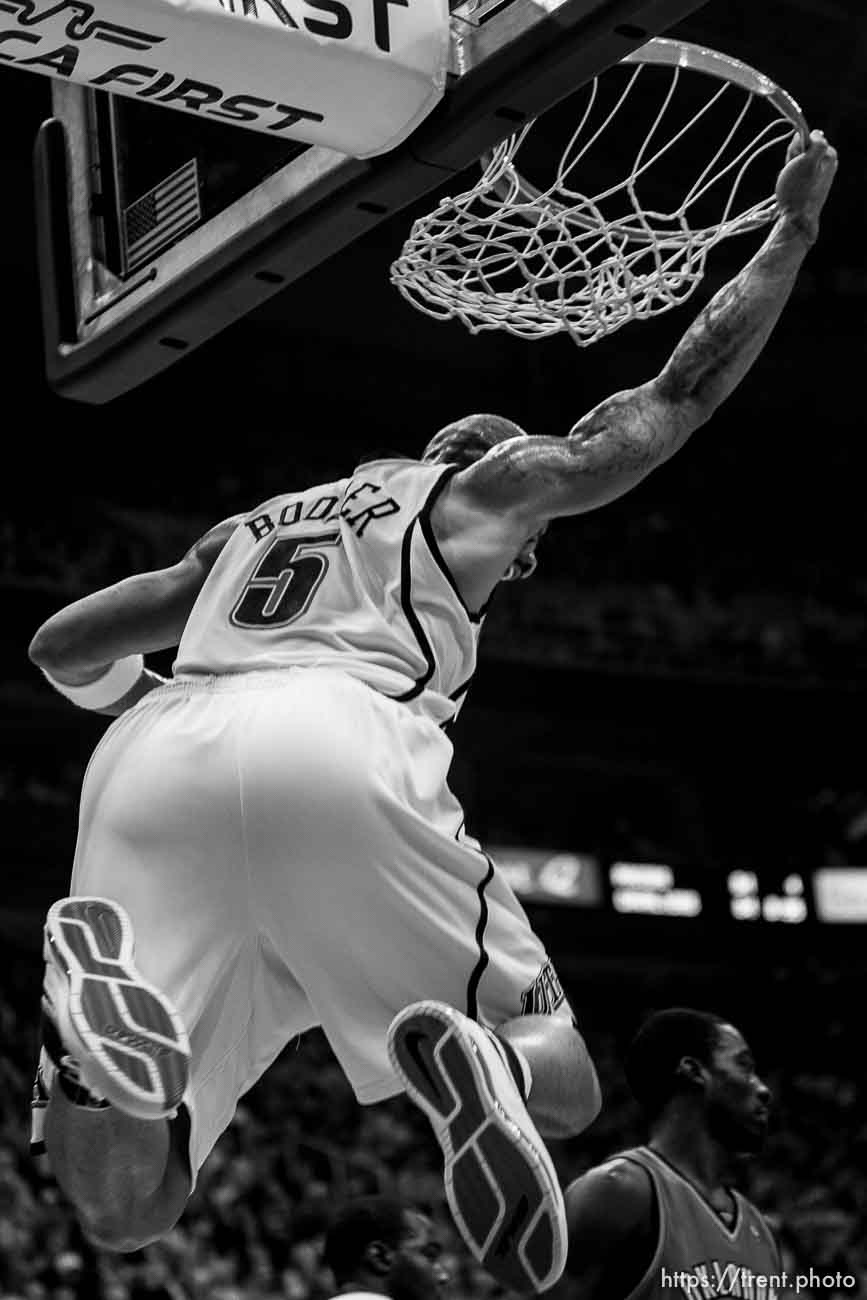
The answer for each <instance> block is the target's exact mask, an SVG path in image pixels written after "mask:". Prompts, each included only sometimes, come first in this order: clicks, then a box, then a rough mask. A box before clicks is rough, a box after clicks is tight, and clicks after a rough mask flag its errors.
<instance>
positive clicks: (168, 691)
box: [31, 132, 836, 1290]
mask: <svg viewBox="0 0 867 1300" xmlns="http://www.w3.org/2000/svg"><path fill="white" fill-rule="evenodd" d="M835 169H836V155H835V153H834V151H833V149H831V148H830V146H829V145H828V144H827V143H826V141H825V139H824V137H823V136H822V135H821V133H818V132H816V133H814V134H813V136H812V138H811V141H810V144H809V147H808V149H807V150H806V152H804V153H802V152H801V148H800V145H799V144H798V143H797V142H793V145H792V148H791V150H790V157H789V160H788V162H787V165H786V166H785V168H784V169H783V171H782V172H781V175H780V178H779V180H778V184H777V195H778V200H779V206H780V216H779V219H778V220H777V222H776V224H775V226H774V227H773V230H772V231H771V234H770V236H769V237H768V239H767V240H766V242H765V244H764V245H763V247H762V249H761V250H760V251H759V252H758V253H757V254H756V256H755V257H754V258H753V259H752V260H751V262H750V263H749V264H748V265H747V267H746V268H745V269H744V270H743V271H742V272H741V273H740V274H739V275H738V276H737V277H736V278H735V279H734V280H732V281H731V283H730V284H728V285H726V286H725V287H724V288H723V289H722V290H720V292H719V293H718V294H717V295H716V297H715V298H714V299H713V300H712V302H711V303H710V304H709V305H708V306H707V307H706V308H705V310H704V311H703V312H702V313H701V315H700V316H699V317H698V319H697V320H696V321H695V323H694V324H693V325H692V327H691V328H690V329H689V330H688V331H687V333H686V335H685V336H684V338H683V340H682V342H681V343H680V344H679V346H678V347H677V348H676V349H675V351H674V353H673V355H672V357H671V359H670V360H669V362H668V363H667V365H666V366H665V367H664V369H663V370H662V372H661V373H660V374H659V375H658V376H657V377H656V378H655V379H653V380H651V381H650V382H648V383H645V384H643V385H642V386H640V387H638V388H636V389H634V390H632V391H629V392H622V393H618V394H616V395H615V396H613V397H611V398H610V399H608V400H607V401H605V402H603V403H601V405H599V406H598V407H596V409H595V410H593V411H591V412H590V413H589V414H588V415H586V416H584V417H583V419H581V420H580V421H579V422H578V423H577V424H576V425H575V427H574V428H573V430H572V432H571V433H570V435H569V436H568V437H566V438H550V437H528V436H526V435H525V434H523V433H522V431H521V430H520V429H518V428H517V426H515V425H513V424H512V423H511V422H510V421H508V420H504V419H500V418H498V417H491V416H471V417H468V418H467V419H465V420H461V421H458V422H457V423H456V424H453V425H449V426H448V427H447V428H446V429H443V430H441V431H440V432H439V433H438V434H437V435H436V436H435V437H434V439H433V440H432V441H431V443H430V444H429V445H428V447H427V449H426V450H425V452H424V455H423V457H422V460H421V461H413V460H409V459H400V458H396V459H384V460H379V461H376V462H372V463H366V464H364V465H362V466H360V467H359V468H358V469H357V470H356V472H355V474H354V475H352V476H351V477H349V478H346V479H342V480H340V481H338V482H335V483H332V484H326V485H321V486H319V487H316V488H312V489H310V490H308V491H305V492H297V493H289V494H285V495H281V496H277V497H274V498H273V499H272V500H270V501H268V502H266V503H264V504H263V505H261V506H259V507H257V508H256V509H255V510H253V511H252V512H251V513H250V514H249V515H245V516H239V517H238V518H236V519H232V520H229V521H226V522H225V523H223V524H221V525H218V526H217V527H216V528H215V529H214V530H212V531H211V532H210V533H208V534H207V535H206V536H205V537H204V538H203V539H202V541H201V542H199V543H198V544H197V545H196V546H195V547H194V548H193V549H192V551H191V552H190V553H189V554H188V555H187V556H186V557H185V558H184V559H183V560H182V561H180V563H179V564H177V565H175V566H173V567H171V568H169V569H166V570H162V571H160V572H157V573H149V574H140V575H138V576H136V577H132V578H128V579H126V580H125V581H123V582H120V583H118V584H116V585H115V586H113V587H109V588H107V589H106V590H104V591H101V592H97V593H95V594H94V595H92V596H88V597H86V598H85V599H83V600H81V601H78V602H77V603H76V604H74V605H72V606H70V607H68V608H67V609H65V610H61V611H60V612H59V613H58V614H57V615H55V616H54V617H53V618H51V619H50V620H49V621H48V622H47V623H46V624H45V625H44V626H43V627H42V628H40V629H39V631H38V632H37V634H36V636H35V637H34V639H33V643H32V645H31V657H32V658H33V660H34V662H35V663H37V664H39V665H40V666H41V667H42V668H43V669H44V670H45V671H46V673H47V674H48V676H49V680H51V681H52V683H53V684H54V685H55V687H56V688H57V689H58V690H60V691H61V692H62V693H63V694H65V695H67V696H68V697H69V698H70V699H72V700H73V701H74V702H75V703H77V704H79V705H81V706H83V707H86V708H92V709H102V710H104V711H108V712H111V713H114V714H118V715H121V716H119V717H118V720H117V721H116V722H115V723H114V724H113V725H112V726H111V727H110V728H109V730H108V731H107V733H106V735H105V736H104V738H103V740H102V741H101V743H100V745H99V746H98V747H97V749H96V752H95V754H94V756H93V758H92V759H91V762H90V765H89V767H88V771H87V774H86V777H85V783H84V789H83V792H82V802H81V812H80V826H79V837H78V844H77V849H76V857H75V864H74V869H73V876H72V887H71V891H70V898H68V899H65V900H62V901H60V902H59V903H57V904H55V905H54V907H52V908H51V910H50V912H49V915H48V919H47V923H46V958H47V961H46V978H45V994H44V1003H43V1005H44V1008H45V1012H46V1026H45V1038H44V1042H45V1052H44V1053H43V1056H42V1068H41V1082H40V1085H39V1102H40V1104H41V1105H42V1106H44V1107H45V1109H44V1112H43V1118H44V1119H45V1142H46V1145H47V1149H48V1153H49V1156H50V1159H51V1164H52V1167H53V1170H54V1172H55V1175H56V1177H57V1179H58V1181H59V1182H60V1184H61V1186H62V1187H63V1189H64V1190H65V1192H66V1193H67V1195H68V1196H69V1197H70V1199H71V1200H72V1201H73V1203H74V1204H75V1206H76V1207H77V1209H78V1212H79V1215H80V1217H81V1219H82V1222H83V1224H84V1225H85V1227H86V1228H87V1230H88V1231H89V1233H90V1234H91V1236H92V1237H93V1238H94V1239H95V1240H97V1241H99V1242H100V1243H102V1244H103V1245H107V1246H113V1247H114V1248H116V1249H121V1250H124V1249H132V1248H134V1247H136V1246H139V1245H141V1244H142V1243H144V1242H147V1241H151V1240H154V1239H155V1238H157V1237H159V1236H160V1235H161V1234H162V1233H164V1232H165V1231H166V1230H167V1229H168V1228H169V1227H170V1226H171V1225H172V1224H173V1223H174V1222H175V1221H176V1220H177V1219H178V1217H179V1216H180V1214H181V1212H182V1210H183V1207H184V1204H185V1202H186V1199H187V1197H188V1196H189V1194H190V1191H191V1188H192V1186H193V1185H194V1182H195V1177H196V1173H197V1170H198V1169H199V1167H200V1166H201V1164H202V1162H203V1161H204V1159H205V1157H206V1156H207V1154H208V1152H209V1151H210V1149H211V1147H212V1146H213V1144H214V1142H215V1141H216V1139H217V1137H218V1136H219V1134H220V1133H221V1132H222V1130H223V1129H224V1128H225V1127H226V1125H227V1124H228V1123H229V1121H230V1119H231V1117H232V1114H233V1113H234V1109H235V1106H236V1103H237V1101H238V1098H239V1097H240V1096H241V1095H242V1094H243V1093H244V1092H245V1091H246V1090H247V1089H248V1088H249V1087H251V1086H252V1084H253V1083H254V1082H255V1080H256V1079H257V1078H259V1076H260V1075H261V1074H262V1073H263V1072H264V1070H265V1069H266V1068H267V1067H268V1065H269V1064H270V1062H271V1061H272V1060H273V1059H274V1058H275V1057H276V1055H277V1054H278V1053H279V1051H280V1050H281V1048H282V1047H283V1046H284V1044H285V1043H286V1042H287V1041H288V1040H289V1039H291V1038H292V1037H294V1036H295V1035H297V1034H299V1033H301V1032H303V1031H304V1030H305V1029H307V1028H308V1027H310V1026H313V1025H322V1027H323V1028H324V1030H325V1032H326V1034H327V1036H328V1038H329V1040H330V1042H331V1045H332V1046H333V1048H334V1050H335V1052H336V1054H337V1056H338V1058H339V1059H340V1061H341V1064H342V1065H343V1068H344V1069H345V1071H346V1073H347V1076H348V1078H349V1080H350V1081H351V1083H352V1085H353V1087H354V1089H355V1092H356V1095H357V1096H358V1098H359V1100H360V1101H362V1102H364V1103H371V1102H375V1101H378V1100H380V1099H381V1098H384V1097H387V1096H390V1095H392V1094H394V1093H395V1092H397V1091H399V1090H400V1089H401V1088H406V1090H407V1091H408V1093H409V1095H410V1096H411V1097H412V1098H413V1099H414V1100H415V1101H416V1102H417V1103H418V1104H419V1105H420V1106H422V1107H423V1109H424V1110H425V1112H426V1113H427V1114H428V1116H429V1118H430V1119H431V1122H432V1124H433V1127H434V1131H435V1133H436V1136H437V1138H438V1140H439V1142H440V1144H441V1146H442V1148H443V1152H444V1157H445V1179H446V1191H447V1195H448V1198H449V1203H450V1206H451V1208H452V1212H453V1214H454V1216H455V1220H456V1223H457V1225H458V1227H459V1229H460V1230H461V1232H462V1234H463V1236H464V1239H465V1240H466V1242H467V1244H468V1246H469V1247H470V1249H471V1250H472V1251H473V1252H474V1254H475V1255H476V1257H477V1258H478V1259H480V1260H481V1261H482V1262H483V1263H484V1264H485V1265H486V1267H488V1268H489V1269H490V1271H491V1272H492V1273H493V1274H494V1275H495V1276H496V1277H497V1278H498V1279H499V1280H500V1281H501V1282H503V1283H504V1284H505V1285H507V1286H509V1287H511V1288H512V1289H515V1290H527V1289H534V1290H541V1289H544V1288H545V1287H547V1286H549V1285H551V1284H552V1283H553V1282H554V1281H555V1280H556V1278H557V1277H558V1275H559V1274H560V1272H561V1271H562V1269H563V1266H564V1263H565V1258H566V1223H565V1217H564V1211H563V1201H562V1196H561V1193H560V1190H559V1187H558V1184H557V1178H556V1172H555V1170H554V1167H553V1164H552V1162H551V1160H550V1157H549V1156H548V1153H547V1151H546V1150H545V1146H544V1143H543V1141H542V1139H541V1137H540V1134H545V1135H547V1136H565V1135H567V1134H571V1133H578V1132H580V1131H581V1130H582V1129H583V1128H584V1127H586V1125H587V1124H589V1123H590V1122H591V1121H592V1119H593V1118H594V1117H595V1115H596V1113H597V1111H598V1106H599V1090H598V1083H597V1080H596V1076H595V1072H594V1070H593V1066H592V1063H591V1062H590V1060H589V1058H588V1055H587V1052H586V1049H585V1046H584V1043H583V1041H582V1039H581V1037H580V1035H579V1033H578V1032H577V1030H576V1028H575V1025H574V1022H573V1018H572V1015H571V1012H570V1010H569V1008H568V1005H567V1004H566V1001H565V999H564V997H563V992H562V989H561V988H560V986H559V983H558V981H557V977H556V974H555V972H554V970H553V967H552V966H551V963H550V961H549V960H548V957H547V954H546V953H545V951H544V948H543V946H542V944H541V943H540V941H539V939H538V938H537V937H536V936H535V934H534V933H533V932H532V930H531V929H530V926H529V924H528V921H527V918H526V916H525V914H524V912H523V911H522V909H521V907H520V906H519V904H518V903H517V901H516V899H515V897H514V895H513V894H512V892H511V890H510V889H509V888H508V886H507V885H506V883H505V882H504V880H503V879H502V878H501V877H500V875H499V873H498V872H497V870H496V868H495V867H494V865H493V864H492V863H491V862H490V860H489V859H488V858H487V857H486V856H485V854H484V853H483V852H482V851H481V849H480V848H479V846H478V844H477V843H476V842H475V841H474V840H472V839H470V838H469V837H468V836H467V835H466V833H465V831H464V829H463V816H462V813H461V809H460V807H459V805H458V804H457V802H456V800H455V799H454V797H453V795H452V794H451V792H450V791H449V789H448V785H447V773H448V769H449V765H450V761H451V752H452V751H451V745H450V742H449V740H448V738H447V736H446V734H445V732H444V731H443V724H445V723H448V722H449V721H450V720H451V719H452V718H453V717H454V716H455V714H456V712H457V710H458V708H459V706H460V704H461V702H462V700H463V698H464V696H465V693H466V690H467V686H468V684H469V681H470V678H471V676H472V673H473V670H474V668H475V662H476V642H477V638H478V633H479V630H480V626H481V621H482V614H483V611H484V608H485V606H486V604H487V602H488V600H489V598H490V596H491V593H492V591H493V590H494V588H495V587H496V585H497V584H498V583H499V582H501V581H502V580H503V579H507V578H512V577H520V576H525V575H526V574H528V573H529V572H531V571H532V568H533V567H534V564H535V557H534V546H535V542H536V539H537V538H538V535H539V533H540V531H541V530H542V529H544V527H545V526H546V524H547V523H548V521H549V520H550V519H552V518H555V517H557V516H564V515H572V514H579V513H581V512H582V511H585V510H590V509H593V508H595V507H598V506H600V505H604V504H605V503H606V502H608V501H611V500H613V499H614V498H616V497H618V496H620V495H622V494H623V493H624V492H627V491H629V489H630V488H632V487H633V486H634V485H635V484H637V483H639V482H640V481H641V480H642V479H643V478H644V477H645V476H646V475H647V474H648V473H650V471H651V470H652V469H654V468H655V467H656V466H658V465H660V464H662V463H664V462H665V461H666V460H667V459H668V458H669V457H670V456H672V455H673V454H674V452H675V451H677V450H678V448H679V447H681V446H682V445H683V443H684V442H685V441H686V439H687V438H688V437H689V435H690V434H691V433H692V432H693V431H694V430H695V429H697V428H698V427H699V426H700V425H701V424H703V423H704V422H705V421H706V420H707V419H708V418H709V417H710V416H711V414H712V413H713V411H714V410H715V409H716V408H717V406H718V405H719V404H720V402H722V401H723V400H724V398H725V397H726V396H727V395H728V393H730V392H731V390H732V389H733V388H734V387H735V386H736V384H737V383H738V382H739V381H740V380H741V378H742V377H743V375H744V374H745V373H746V371H747V370H748V368H749V366H750V365H751V364H752V362H753V361H754V360H755V358H756V357H757V356H758V354H759V352H760V350H761V348H762V346H763V345H764V343H765V341H766V339H767V338H768V336H769V334H770V332H771V330H772V328H773V326H774V323H775V322H776V320H777V318H778V316H779V314H780V312H781V310H782V308H783V306H784V304H785V302H786V300H787V298H788V295H789V293H790V291H791V288H792V285H793V284H794V281H795V278H796V275H797V272H798V269H799V267H800V265H801V262H802V260H803V257H804V255H805V253H806V251H807V249H808V248H809V246H810V245H811V244H812V243H813V241H814V240H815V238H816V236H817V233H818V222H819V214H820V212H821V209H822V206H823V204H824V202H825V199H826V197H827V194H828V192H829V189H830V186H831V183H832V180H833V176H834V172H835ZM176 645H179V650H178V656H177V659H176V661H175V665H174V678H173V680H172V681H171V682H169V683H168V684H162V683H161V682H160V680H159V679H158V678H156V677H155V675H154V674H152V673H149V672H148V670H147V669H145V668H144V666H143V660H142V655H143V654H146V653H147V652H149V651H154V650H157V649H161V648H165V647H170V646H176ZM133 706H134V707H133ZM133 936H134V938H135V945H136V947H135V964H134V965H133V951H132V944H133ZM419 999H427V1000H426V1001H424V1002H423V1003H422V1004H421V1005H416V1004H417V1003H418V1002H419ZM406 1008H408V1009H406ZM494 1031H495V1032H494ZM37 1117H38V1116H37ZM458 1151H460V1158H457V1157H458Z"/></svg>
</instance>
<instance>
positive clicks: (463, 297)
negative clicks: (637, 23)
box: [391, 39, 808, 347]
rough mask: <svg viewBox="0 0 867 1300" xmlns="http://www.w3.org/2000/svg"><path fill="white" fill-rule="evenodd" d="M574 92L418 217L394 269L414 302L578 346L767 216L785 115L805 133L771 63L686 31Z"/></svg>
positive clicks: (671, 299)
mask: <svg viewBox="0 0 867 1300" xmlns="http://www.w3.org/2000/svg"><path fill="white" fill-rule="evenodd" d="M690 74H701V75H690ZM580 94H581V96H582V99H583V103H582V106H581V107H580V108H579V111H578V114H577V116H578V125H577V127H576V126H574V121H575V112H574V107H573V105H572V104H568V105H567V106H565V109H564V106H560V107H559V108H557V109H555V110H553V111H552V112H550V113H546V114H545V115H543V116H542V117H540V118H537V119H535V120H534V121H532V122H530V123H529V124H528V125H527V126H525V127H524V128H523V129H522V130H521V131H519V132H517V133H516V134H514V135H512V136H511V137H510V138H509V139H508V140H505V141H504V142H503V143H502V144H501V145H499V146H498V147H497V148H496V149H495V150H494V151H493V152H492V153H490V154H488V155H486V156H485V157H484V158H483V160H482V166H483V170H482V176H481V178H480V180H479V181H478V182H477V183H476V184H475V185H474V186H473V187H472V189H470V190H467V191H466V192H464V193H462V194H459V195H458V196H457V197H456V198H446V199H443V200H442V202H441V203H440V204H439V205H438V207H437V208H436V209H435V210H434V211H433V212H431V213H429V214H428V215H427V216H424V217H422V218H420V219H419V220H418V221H416V222H415V224H414V225H413V227H412V230H411V232H410V235H409V238H408V240H407V241H406V244H405V245H404V247H403V250H402V252H401V254H400V256H399V257H398V258H397V260H396V261H395V262H394V263H393V265H392V268H391V279H392V282H393V283H394V284H396V285H397V287H398V289H399V290H400V292H401V293H402V294H403V296H404V297H405V298H406V299H407V300H408V301H409V302H410V303H411V304H412V305H413V306H414V307H417V308H418V309H419V310H421V311H423V312H425V313H426V314H427V315H429V316H433V317H434V318H436V319H439V320H446V319H451V318H457V319H458V320H460V321H462V322H463V324H464V325H465V326H466V327H467V328H468V329H469V330H470V331H471V332H472V333H474V334H475V333H478V332H479V331H481V330H489V329H501V330H507V331H508V332H509V333H511V334H516V335H518V336H520V337H521V338H527V339H536V338H544V337H546V336H548V335H551V334H555V333H559V332H563V331H565V332H566V333H568V334H569V335H571V337H572V338H573V339H574V341H575V342H576V343H577V344H578V345H579V346H581V347H586V346H587V345H588V344H591V343H595V342H596V341H597V340H598V339H600V338H602V337H603V336H605V335H608V334H612V333H614V331H615V330H618V329H620V328H621V327H622V326H623V325H625V324H627V323H628V322H629V321H632V320H645V319H647V318H649V317H651V316H656V315H660V314H661V313H663V312H667V311H670V310H671V309H672V308H673V307H676V306H678V305H679V304H680V303H682V302H685V301H686V299H687V298H689V297H690V295H691V294H692V293H693V292H694V291H695V289H696V287H697V285H698V284H699V283H700V281H701V280H702V277H703V276H704V273H705V262H706V259H707V256H708V253H709V252H710V250H711V249H712V248H713V247H714V246H715V245H716V244H717V243H719V242H720V241H721V240H723V239H728V238H730V237H731V236H733V235H738V234H743V233H745V232H748V231H752V230H755V229H757V228H759V227H761V226H763V225H765V224H766V223H768V222H770V221H772V220H773V219H774V218H775V216H776V212H777V205H776V200H775V198H774V181H775V179H776V175H777V173H778V171H779V167H780V166H781V165H782V161H783V159H782V157H780V152H781V151H782V153H783V155H784V152H785V149H786V147H787V146H788V143H789V141H790V140H791V138H792V131H793V128H794V129H795V130H796V131H798V132H799V133H800V134H801V136H802V138H803V140H804V141H805V142H806V140H807V138H808V131H807V124H806V122H805V121H804V117H803V114H802V113H801V110H800V108H799V107H798V105H797V104H796V103H795V101H794V100H793V99H792V98H791V97H790V96H789V95H787V94H786V92H785V91H783V90H781V89H780V88H779V87H778V86H776V85H775V84H774V83H773V82H771V81H769V80H768V78H767V77H764V76H763V75H762V74H761V73H759V72H756V71H755V70H754V69H752V68H750V67H748V66H747V65H746V64H743V63H740V62H739V61H737V60H735V59H731V58H729V57H728V56H727V55H723V54H718V53H717V52H716V51H714V50H708V49H704V48H701V47H699V46H695V45H689V44H686V43H685V42H682V41H674V40H667V39H656V40H652V41H649V42H648V44H647V45H644V46H642V48H641V49H639V50H636V51H634V52H633V53H632V54H631V55H629V56H628V57H627V58H626V59H624V60H623V61H622V62H621V63H620V64H617V65H616V66H615V67H614V68H611V69H609V70H608V71H607V72H606V73H604V74H600V75H599V76H597V77H595V78H594V79H593V81H592V82H590V83H588V85H587V86H585V87H584V88H583V90H582V91H581V92H580ZM564 111H565V112H568V113H569V121H568V126H567V127H566V129H565V132H564V130H563V125H562V122H563V117H564ZM558 131H559V136H558ZM564 135H565V138H566V144H565V147H564V146H562V143H560V142H561V141H562V139H563V138H564ZM519 154H521V161H522V166H524V171H523V172H522V171H519V170H518V166H517V162H516V159H517V157H518V155H519ZM699 154H700V157H701V161H700V162H697V161H696V158H697V156H698V155H699ZM708 155H710V156H709V157H708ZM525 158H526V164H524V159H525ZM612 168H616V171H613V170H612ZM533 169H535V172H534V170H533ZM536 173H541V175H539V174H536ZM594 173H595V174H596V175H597V176H601V177H603V178H604V182H605V183H604V185H603V187H602V188H601V189H599V190H598V191H597V192H595V193H592V192H590V191H589V189H587V188H586V187H587V186H588V185H589V183H590V181H591V178H592V177H593V176H594ZM552 174H553V179H551V176H552ZM531 176H532V179H530V177H531ZM579 186H580V187H581V188H579ZM769 189H770V195H769V193H768V190H769Z"/></svg>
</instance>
